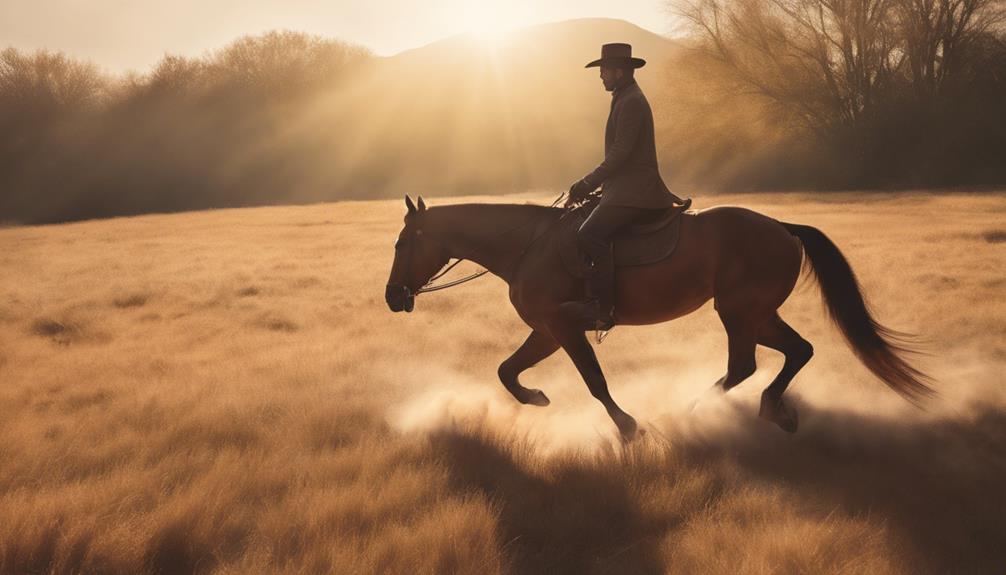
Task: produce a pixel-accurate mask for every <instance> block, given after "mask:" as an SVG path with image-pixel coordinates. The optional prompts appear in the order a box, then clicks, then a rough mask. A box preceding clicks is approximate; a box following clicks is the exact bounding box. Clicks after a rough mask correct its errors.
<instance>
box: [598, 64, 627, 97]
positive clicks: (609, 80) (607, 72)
mask: <svg viewBox="0 0 1006 575" xmlns="http://www.w3.org/2000/svg"><path fill="white" fill-rule="evenodd" d="M622 74H624V71H623V70H622V69H621V68H609V67H607V66H601V82H603V83H604V89H605V90H607V91H609V92H610V91H612V90H614V89H615V84H616V83H618V80H620V79H621V78H622Z"/></svg>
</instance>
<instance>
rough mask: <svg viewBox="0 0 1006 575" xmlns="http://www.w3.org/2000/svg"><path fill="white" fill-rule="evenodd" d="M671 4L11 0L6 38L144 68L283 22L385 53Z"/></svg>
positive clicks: (660, 23) (2, 29)
mask: <svg viewBox="0 0 1006 575" xmlns="http://www.w3.org/2000/svg"><path fill="white" fill-rule="evenodd" d="M664 6H665V3H663V2H661V0H625V1H622V2H604V1H603V0H579V1H574V0H545V1H535V2H530V1H526V0H521V1H506V0H429V1H425V2H415V1H409V0H373V1H370V2H352V1H347V0H337V1H334V2H331V1H330V2H324V1H321V0H295V1H281V0H253V1H243V2H238V1H236V0H207V1H195V0H179V1H177V2H171V3H167V2H138V1H132V2H120V1H116V0H93V1H88V2H82V1H79V0H50V1H46V2H34V1H31V0H5V1H4V2H2V3H0V39H2V42H0V44H3V45H5V46H14V47H16V48H20V49H27V50H34V49H39V48H47V49H50V50H59V51H63V52H66V53H68V54H72V55H74V56H76V57H80V58H86V59H90V60H92V61H94V62H95V63H96V64H99V65H101V66H102V67H105V68H106V69H108V70H110V71H113V72H120V71H124V70H127V69H133V70H137V71H145V70H147V69H149V68H150V67H151V66H153V65H154V64H155V63H156V62H157V61H158V60H160V59H161V58H162V57H163V56H164V55H165V54H178V55H183V56H199V55H202V54H203V53H205V52H207V51H210V50H214V49H217V48H219V47H221V46H223V45H225V44H227V43H228V42H230V41H232V40H233V39H235V38H237V37H240V36H243V35H246V34H255V33H260V32H264V31H267V30H276V29H288V30H295V31H301V32H308V33H311V34H318V35H322V36H326V37H331V38H337V39H340V40H345V41H349V42H355V43H358V44H362V45H364V46H366V47H368V48H370V49H372V50H374V51H375V52H376V53H377V54H380V55H392V54H395V53H398V52H401V51H402V50H407V49H409V48H414V47H418V46H421V45H424V44H427V43H429V42H433V41H436V40H438V39H440V38H443V37H447V36H452V35H455V34H472V35H475V36H479V37H489V38H491V37H493V36H498V35H499V34H502V33H504V32H505V31H507V30H509V29H512V28H516V27H521V26H527V25H532V24H536V23H541V22H549V21H555V20H564V19H569V18H584V17H609V18H620V19H623V20H627V21H629V22H633V23H635V24H637V25H639V26H642V27H644V28H647V29H649V30H652V31H654V32H657V33H666V32H667V31H668V21H669V20H668V17H667V15H666V13H665V10H664Z"/></svg>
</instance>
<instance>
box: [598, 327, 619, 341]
mask: <svg viewBox="0 0 1006 575" xmlns="http://www.w3.org/2000/svg"><path fill="white" fill-rule="evenodd" d="M613 329H615V326H611V329H599V328H596V327H595V328H594V337H595V338H596V339H597V344H598V345H601V344H602V343H604V338H606V337H608V334H609V333H611V330H613Z"/></svg>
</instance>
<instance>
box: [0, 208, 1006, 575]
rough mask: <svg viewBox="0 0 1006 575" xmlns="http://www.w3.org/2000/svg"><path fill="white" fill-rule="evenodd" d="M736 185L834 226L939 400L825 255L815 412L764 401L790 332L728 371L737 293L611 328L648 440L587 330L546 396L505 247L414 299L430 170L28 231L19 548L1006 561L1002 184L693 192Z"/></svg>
mask: <svg viewBox="0 0 1006 575" xmlns="http://www.w3.org/2000/svg"><path fill="white" fill-rule="evenodd" d="M468 200H475V201H519V202H523V201H529V200H534V201H540V202H547V201H550V200H551V197H550V196H548V197H546V195H540V196H530V195H525V196H516V197H512V198H506V199H505V200H500V199H499V198H496V199H491V198H468ZM452 201H461V200H452ZM431 203H432V204H433V205H436V204H438V203H442V202H437V201H433V202H431ZM725 203H734V204H742V205H745V206H748V207H752V208H754V209H756V210H759V211H762V212H764V213H767V214H769V215H771V216H774V217H777V218H779V219H783V220H786V221H791V222H797V223H804V224H809V225H814V226H817V227H819V228H821V229H822V230H824V231H825V233H827V234H829V236H830V237H831V238H832V239H833V240H834V241H835V242H836V243H837V244H838V245H839V247H841V248H842V249H843V251H844V252H845V254H846V256H847V257H848V258H849V260H850V261H851V263H852V265H853V267H854V268H855V270H856V272H857V273H858V275H859V277H860V280H861V282H862V283H863V286H864V289H865V292H866V294H867V297H868V298H869V300H870V302H871V303H872V305H873V309H874V311H875V312H876V314H877V316H878V318H879V319H880V320H881V321H882V322H884V323H886V324H888V325H890V326H891V327H894V328H896V329H901V330H906V331H911V332H915V333H918V334H920V335H921V336H922V337H924V338H925V340H926V345H925V347H926V350H927V352H928V354H927V355H923V356H918V357H915V358H914V360H915V361H916V363H917V364H918V365H919V366H921V367H922V368H924V369H925V370H927V371H928V372H929V373H930V374H931V375H932V376H933V377H934V378H935V379H936V380H937V387H938V389H939V391H940V392H941V396H940V398H939V399H938V400H936V401H934V402H932V403H931V404H929V406H928V409H927V410H926V411H922V410H918V409H915V408H913V407H911V406H909V405H908V404H906V403H905V402H904V401H902V400H901V399H900V398H898V397H897V396H895V395H894V394H893V393H892V392H891V391H889V390H888V389H887V388H886V387H885V386H884V385H883V384H882V383H880V382H879V381H877V380H875V379H873V378H872V377H871V376H870V375H869V373H868V372H867V371H866V370H865V368H863V367H862V366H860V365H859V364H858V363H857V362H856V361H855V358H854V356H853V355H852V353H851V352H850V350H849V349H848V348H847V347H846V345H845V343H844V341H843V340H842V339H841V336H840V335H839V333H838V332H837V330H835V329H834V328H833V327H832V326H831V325H830V324H829V322H828V320H827V318H826V315H825V312H824V310H823V308H822V306H821V303H820V297H819V293H818V291H817V288H816V286H814V285H813V284H810V283H808V282H807V281H803V282H802V283H801V284H800V285H799V286H798V289H797V291H796V292H795V293H794V294H793V296H792V297H791V298H790V300H789V301H788V302H787V304H786V305H785V306H784V307H783V309H782V313H783V316H784V317H785V318H786V319H787V320H788V321H789V323H790V324H792V325H793V326H794V327H795V328H796V329H798V330H799V331H800V332H801V333H802V334H803V335H804V336H805V337H807V339H809V340H810V341H811V342H813V343H814V345H815V347H816V350H817V355H816V356H815V358H814V359H813V361H812V362H811V363H810V364H809V365H808V366H807V368H805V369H804V370H803V372H802V373H801V374H800V375H799V376H798V377H797V379H796V381H795V382H794V384H793V386H792V387H791V392H790V394H791V395H790V396H791V397H793V398H794V401H795V404H796V405H797V406H798V408H799V409H800V411H801V429H800V431H799V432H798V433H797V434H796V435H787V434H785V433H783V432H781V431H780V430H779V429H778V428H776V427H775V426H774V425H771V424H769V423H766V422H764V421H761V420H759V419H758V418H757V417H756V415H757V409H758V398H759V394H760V392H761V390H762V389H763V388H764V387H765V386H766V385H767V384H768V382H769V381H770V380H771V378H772V376H773V375H774V374H775V372H776V371H777V370H778V369H779V368H780V366H781V364H782V360H781V357H780V356H779V355H778V354H775V353H774V352H771V351H768V350H764V349H759V355H758V360H759V370H758V372H757V373H756V375H755V376H754V377H752V378H751V379H750V380H748V381H747V382H745V383H744V384H743V385H741V386H740V387H739V388H737V389H735V390H733V391H731V392H730V394H728V395H726V396H724V397H717V396H710V395H707V394H705V391H706V390H707V388H708V387H709V386H710V385H711V384H712V383H713V382H714V381H715V380H716V379H717V378H718V377H719V376H720V375H722V373H723V372H724V371H725V368H726V336H725V334H724V332H723V329H722V327H721V326H720V324H719V322H718V320H717V318H716V315H715V313H714V311H713V310H712V306H711V305H707V306H705V307H703V308H702V309H701V310H699V311H698V312H696V313H695V314H693V315H691V316H689V317H686V318H683V319H681V320H678V321H676V322H672V323H668V324H664V325H659V326H650V327H645V328H627V327H622V328H618V329H616V330H615V331H614V332H613V333H612V335H611V336H610V337H609V338H608V339H607V340H606V341H605V343H604V344H603V345H602V346H600V347H599V348H598V353H599V356H600V359H601V362H602V365H603V366H604V368H605V370H606V373H607V375H608V378H609V383H610V386H611V389H612V393H613V395H614V396H615V398H616V400H618V401H619V403H620V404H621V405H622V407H624V408H625V409H626V411H628V412H629V413H632V414H633V415H635V416H636V417H637V419H638V420H639V421H640V423H641V424H642V425H645V426H646V427H647V428H648V429H649V431H650V433H648V434H647V435H646V436H645V437H644V438H643V439H641V440H639V441H637V442H635V443H633V444H632V445H630V446H628V447H622V446H621V445H620V444H619V443H618V441H617V440H616V438H615V430H614V427H613V425H612V424H611V423H610V421H609V420H608V418H607V416H606V414H605V413H604V410H603V409H602V408H601V406H600V404H599V403H597V402H596V401H595V400H594V399H593V398H591V397H590V394H589V393H588V392H587V389H586V387H585V386H584V384H583V383H582V381H581V380H580V379H579V377H578V375H577V374H576V371H575V369H574V368H573V367H572V365H571V364H570V363H569V361H568V359H567V358H566V357H565V356H564V355H562V354H556V355H555V356H553V357H551V358H549V359H548V360H546V361H545V362H543V363H542V364H541V365H539V366H538V367H537V368H535V369H533V370H531V371H530V372H528V373H527V374H525V376H524V378H523V381H524V383H525V384H526V385H528V386H532V387H540V388H542V389H543V390H545V391H546V393H548V394H549V396H550V398H551V399H552V405H551V406H549V407H547V408H536V407H530V406H521V405H518V404H517V403H516V402H515V401H514V400H513V399H512V398H511V397H510V396H509V394H507V393H506V391H505V390H503V389H502V387H501V386H500V385H499V383H498V382H497V379H496V368H497V365H498V364H499V362H500V361H502V360H503V359H504V358H505V357H506V356H507V355H509V354H510V353H511V352H512V351H513V350H514V349H515V348H516V347H517V346H518V345H519V344H520V343H521V342H522V341H523V338H524V337H525V336H526V334H527V331H528V330H527V328H526V327H525V326H523V325H522V324H521V322H520V320H519V318H518V317H517V316H516V314H515V312H514V311H513V310H512V308H510V306H509V302H508V300H507V292H506V287H505V285H504V284H503V283H502V282H501V281H500V280H499V279H497V278H495V277H492V276H487V277H485V278H482V279H480V280H478V281H476V282H473V283H469V284H465V285H464V286H460V287H457V288H453V289H451V290H447V291H444V292H437V293H433V294H425V295H422V296H420V297H419V298H418V299H417V300H416V312H415V313H413V314H411V315H406V314H392V313H391V312H390V311H388V309H387V307H386V305H385V303H384V299H383V292H384V284H385V282H386V280H387V274H388V270H389V268H390V264H391V260H392V257H393V248H392V244H393V242H394V240H395V237H396V235H397V232H398V230H399V228H400V226H401V220H402V216H403V215H404V209H405V208H404V205H403V204H402V202H401V201H395V202H357V203H353V202H349V203H340V204H328V205H314V206H302V207H279V208H276V207H270V208H254V209H235V210H221V211H208V212H198V213H185V214H176V215H152V216H143V217H135V218H128V219H113V220H106V221H91V222H83V223H74V224H66V225H56V226H46V227H19V228H8V229H3V230H0V274H2V275H0V277H2V280H0V281H2V283H0V461H2V464H0V573H4V574H21V573H190V572H198V573H242V574H244V573H326V572H333V573H408V574H422V573H429V574H433V573H478V574H483V573H687V574H696V573H722V574H735V573H764V574H769V573H773V574H774V573H845V574H863V575H866V574H869V575H875V574H884V573H892V574H893V573H900V574H917V573H1004V572H1006V495H1004V485H1006V442H1004V438H1006V385H1004V383H1006V382H1004V381H1003V376H1002V374H1003V373H1004V371H1006V300H1004V298H1003V294H1004V290H1006V251H1004V250H1006V195H1004V194H1002V193H984V194H953V193H943V192H926V193H898V194H871V193H845V194H828V195H804V194H795V193H794V194H769V195H757V196H754V195H752V196H729V197H722V196H721V197H716V198H698V199H697V201H696V207H698V208H704V207H710V206H712V205H717V204H725ZM696 400H698V402H697V403H695V402H696ZM693 406H694V408H693Z"/></svg>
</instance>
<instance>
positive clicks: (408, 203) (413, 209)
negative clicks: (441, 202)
mask: <svg viewBox="0 0 1006 575" xmlns="http://www.w3.org/2000/svg"><path fill="white" fill-rule="evenodd" d="M420 202H422V200H420ZM405 206H406V207H408V208H409V213H410V214H414V213H416V204H413V203H412V198H410V197H409V194H405Z"/></svg>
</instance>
